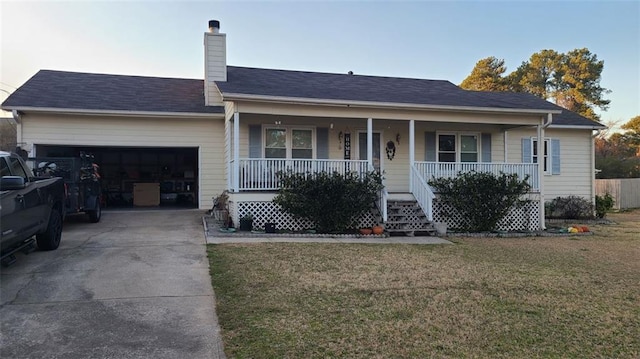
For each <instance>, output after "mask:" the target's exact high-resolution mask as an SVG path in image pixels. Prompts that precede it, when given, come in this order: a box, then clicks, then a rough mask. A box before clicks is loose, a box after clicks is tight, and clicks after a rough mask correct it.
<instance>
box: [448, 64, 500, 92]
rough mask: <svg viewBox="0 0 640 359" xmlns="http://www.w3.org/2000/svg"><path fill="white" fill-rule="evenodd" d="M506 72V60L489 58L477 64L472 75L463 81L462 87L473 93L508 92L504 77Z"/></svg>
mask: <svg viewBox="0 0 640 359" xmlns="http://www.w3.org/2000/svg"><path fill="white" fill-rule="evenodd" d="M506 71H507V68H506V67H505V66H504V60H502V59H497V58H495V57H493V56H491V57H487V58H485V59H482V60H480V61H478V62H477V63H476V66H475V67H474V68H473V70H472V71H471V74H470V75H469V76H467V78H466V79H464V81H462V83H461V84H460V87H462V88H463V89H465V90H473V91H506V90H508V86H507V83H506V82H505V79H504V78H503V76H502V75H503V74H504V73H505V72H506Z"/></svg>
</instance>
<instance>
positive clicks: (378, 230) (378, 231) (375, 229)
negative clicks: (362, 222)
mask: <svg viewBox="0 0 640 359" xmlns="http://www.w3.org/2000/svg"><path fill="white" fill-rule="evenodd" d="M371 230H372V231H373V234H382V233H384V227H383V226H381V225H379V224H378V225H375V226H373V227H371Z"/></svg>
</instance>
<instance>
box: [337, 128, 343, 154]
mask: <svg viewBox="0 0 640 359" xmlns="http://www.w3.org/2000/svg"><path fill="white" fill-rule="evenodd" d="M343 136H344V135H343V134H342V131H340V132H339V133H338V149H339V150H341V149H342V138H343Z"/></svg>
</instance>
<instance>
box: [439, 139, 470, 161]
mask: <svg viewBox="0 0 640 359" xmlns="http://www.w3.org/2000/svg"><path fill="white" fill-rule="evenodd" d="M479 142H480V141H479V136H478V135H477V134H457V133H442V134H438V162H478V148H479Z"/></svg>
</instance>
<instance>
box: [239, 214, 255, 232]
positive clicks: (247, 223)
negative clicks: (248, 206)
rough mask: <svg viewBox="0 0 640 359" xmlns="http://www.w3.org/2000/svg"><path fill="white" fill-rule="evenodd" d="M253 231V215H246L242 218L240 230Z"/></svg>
mask: <svg viewBox="0 0 640 359" xmlns="http://www.w3.org/2000/svg"><path fill="white" fill-rule="evenodd" d="M252 229H253V215H252V214H251V213H247V214H245V215H244V216H243V217H242V218H240V230H241V231H250V230H252Z"/></svg>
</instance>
